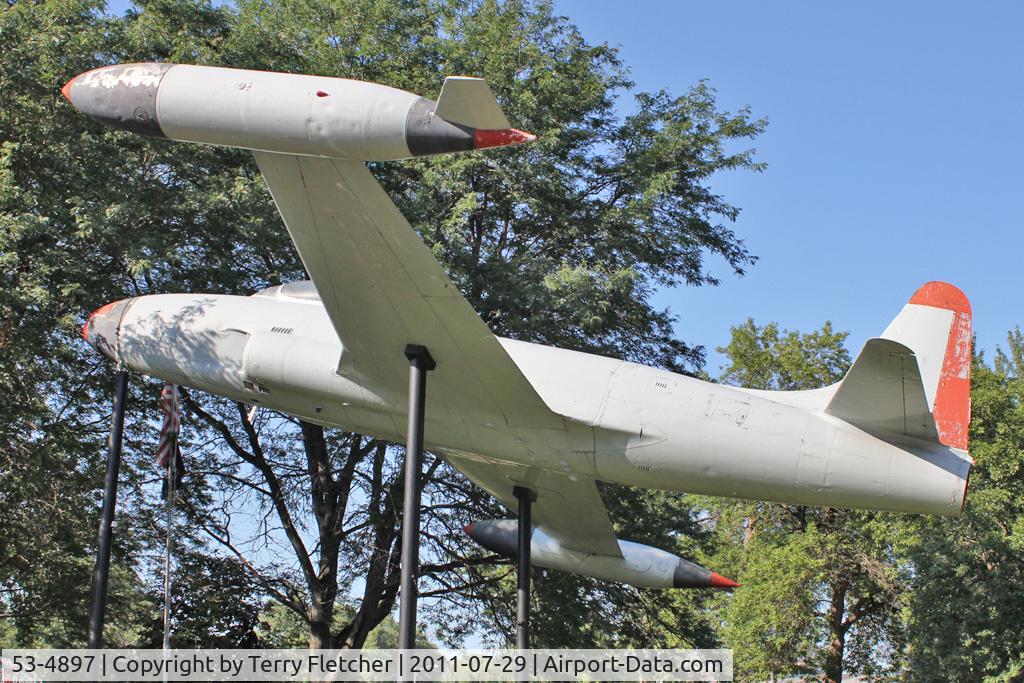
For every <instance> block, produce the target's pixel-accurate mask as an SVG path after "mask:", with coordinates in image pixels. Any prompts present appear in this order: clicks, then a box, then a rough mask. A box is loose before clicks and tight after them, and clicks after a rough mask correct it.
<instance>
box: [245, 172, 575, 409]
mask: <svg viewBox="0 0 1024 683" xmlns="http://www.w3.org/2000/svg"><path fill="white" fill-rule="evenodd" d="M253 154H254V156H255V157H256V162H257V163H258V164H259V167H260V171H261V172H262V173H263V177H264V179H265V180H266V182H267V185H268V186H269V188H270V193H271V195H273V197H274V201H275V202H276V204H277V208H278V211H280V213H281V217H282V218H283V219H284V223H285V225H286V226H287V228H288V232H289V234H290V235H291V238H292V241H293V242H294V243H295V247H296V248H297V249H298V252H299V256H300V258H301V259H302V263H303V265H304V266H305V267H306V271H307V272H308V273H309V276H310V277H311V278H312V280H313V283H314V284H315V285H316V288H317V291H318V292H319V294H320V298H321V299H322V301H323V304H324V307H325V309H326V310H327V314H328V316H330V319H331V322H332V323H333V325H334V329H335V331H336V332H337V333H338V337H339V338H340V339H341V343H342V347H343V351H342V357H341V359H340V361H339V366H338V371H339V372H340V373H341V374H342V375H345V376H347V377H351V378H353V379H354V380H356V381H359V382H360V383H362V384H363V385H364V386H366V387H368V388H371V389H374V390H378V391H380V393H381V394H383V395H390V396H392V397H396V398H397V397H399V396H401V397H404V396H405V395H406V393H407V391H408V381H409V380H408V378H409V369H408V368H409V362H408V360H407V359H406V357H405V355H404V351H405V347H406V345H407V344H422V345H423V346H426V347H427V349H429V351H430V354H431V356H433V358H434V360H435V361H436V362H437V369H436V371H434V372H432V373H431V375H430V380H429V388H428V401H427V403H428V407H427V410H428V414H429V412H431V411H433V410H440V409H443V410H447V411H448V412H450V413H452V414H463V415H468V414H471V413H487V414H489V415H502V416H504V418H505V421H506V423H507V424H508V425H509V426H514V427H529V428H547V429H563V428H564V422H563V421H562V418H561V417H560V416H559V415H557V414H555V413H554V412H552V411H551V410H550V409H549V408H548V406H547V405H546V404H545V403H544V401H543V400H542V399H541V398H540V396H539V395H538V394H537V392H536V391H535V390H534V388H533V386H532V385H531V384H530V383H529V381H528V380H527V379H526V378H525V377H524V376H523V374H522V372H521V371H520V370H519V367H518V366H517V365H516V364H515V362H514V361H513V360H512V359H511V358H510V357H509V355H508V353H507V352H506V351H505V349H504V348H502V346H501V344H500V343H499V342H498V340H497V338H496V337H495V336H494V334H493V333H491V331H490V329H488V327H487V325H485V324H484V322H483V321H482V320H481V319H480V317H479V316H478V315H477V314H476V312H475V311H474V310H473V308H472V306H470V304H469V302H468V301H466V299H465V298H463V296H462V295H461V293H460V292H459V290H458V288H456V287H455V285H454V284H453V283H452V282H451V280H449V279H448V276H447V275H445V273H444V271H443V270H442V268H441V265H440V264H439V263H438V262H437V260H436V259H435V258H434V256H433V254H431V252H430V250H429V249H428V248H427V247H426V245H425V244H424V243H423V242H422V241H421V240H420V238H419V236H418V235H417V234H416V232H415V231H414V230H413V229H412V227H411V226H410V225H409V223H408V222H407V221H406V220H405V218H404V217H403V216H402V214H401V212H399V210H398V208H397V207H396V206H395V205H394V203H392V201H391V199H390V198H389V197H388V195H387V193H386V192H384V189H383V188H382V187H381V186H380V184H379V183H378V182H377V181H376V179H375V178H374V177H373V175H371V173H370V172H369V171H368V170H367V168H366V167H365V166H364V165H363V163H362V162H359V161H345V160H339V159H326V158H320V157H308V156H293V155H286V154H276V153H271V152H254V153H253ZM431 395H433V396H436V397H438V398H436V399H431V398H429V397H430V396H431ZM439 401H443V402H444V405H438V402H439Z"/></svg>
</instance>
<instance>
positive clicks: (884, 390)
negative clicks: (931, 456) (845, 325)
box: [825, 282, 971, 451]
mask: <svg viewBox="0 0 1024 683" xmlns="http://www.w3.org/2000/svg"><path fill="white" fill-rule="evenodd" d="M970 373H971V304H970V302H969V301H968V300H967V297H966V296H964V293H963V292H961V291H960V290H959V289H957V288H956V287H954V286H953V285H950V284H947V283H945V282H929V283H928V284H926V285H924V286H923V287H921V288H920V289H918V290H917V292H915V293H914V296H912V297H911V298H910V301H909V302H907V305H906V306H904V307H903V310H902V311H900V314H899V315H897V316H896V319H895V320H893V321H892V322H891V323H890V324H889V326H888V327H887V328H886V329H885V331H884V332H883V333H882V335H881V336H880V337H877V338H875V339H869V340H868V342H867V343H866V344H865V345H864V349H863V350H862V351H861V353H860V355H858V356H857V360H856V361H854V364H853V366H852V367H851V368H850V370H849V372H847V374H846V377H844V378H843V381H842V382H840V383H839V385H838V387H837V388H836V391H835V394H834V395H833V396H832V398H831V400H830V401H829V403H828V406H827V407H826V408H825V412H827V413H829V414H832V415H835V416H836V417H838V418H840V419H842V420H845V421H847V422H850V423H851V424H854V425H857V426H858V427H861V428H863V429H865V430H867V431H870V432H873V433H877V432H882V433H885V432H888V433H893V432H895V433H897V434H907V435H909V436H914V437H918V438H923V439H928V440H933V441H938V442H939V443H941V444H943V445H945V446H949V447H951V448H956V449H959V450H962V451H966V450H967V446H968V438H967V437H968V430H969V427H970V422H971V392H970V384H971V381H970Z"/></svg>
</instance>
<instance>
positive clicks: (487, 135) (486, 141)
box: [473, 128, 537, 149]
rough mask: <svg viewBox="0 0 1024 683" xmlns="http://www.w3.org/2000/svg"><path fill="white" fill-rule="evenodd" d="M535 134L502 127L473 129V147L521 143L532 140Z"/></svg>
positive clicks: (481, 147)
mask: <svg viewBox="0 0 1024 683" xmlns="http://www.w3.org/2000/svg"><path fill="white" fill-rule="evenodd" d="M536 139H537V136H536V135H534V134H533V133H527V132H525V131H522V130H516V129H515V128H503V129H501V130H475V131H473V149H486V148H487V147H505V146H506V145H523V144H526V143H527V142H533V141H534V140H536Z"/></svg>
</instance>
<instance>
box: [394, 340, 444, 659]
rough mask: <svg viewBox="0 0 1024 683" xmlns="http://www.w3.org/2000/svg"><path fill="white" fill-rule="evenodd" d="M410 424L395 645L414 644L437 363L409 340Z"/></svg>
mask: <svg viewBox="0 0 1024 683" xmlns="http://www.w3.org/2000/svg"><path fill="white" fill-rule="evenodd" d="M405 357H406V358H408V359H409V424H408V427H407V431H406V446H405V498H404V500H405V503H404V506H403V507H402V580H401V592H400V594H399V596H400V597H399V608H398V647H399V648H401V649H412V648H414V647H416V592H417V588H416V581H417V579H418V578H419V573H420V557H419V555H420V473H421V470H422V461H423V413H424V405H425V403H426V398H427V373H428V372H430V371H431V370H433V369H434V368H435V367H437V366H436V364H435V363H434V359H433V358H432V357H431V356H430V352H429V351H427V347H425V346H420V345H418V344H409V345H408V346H406V347H405Z"/></svg>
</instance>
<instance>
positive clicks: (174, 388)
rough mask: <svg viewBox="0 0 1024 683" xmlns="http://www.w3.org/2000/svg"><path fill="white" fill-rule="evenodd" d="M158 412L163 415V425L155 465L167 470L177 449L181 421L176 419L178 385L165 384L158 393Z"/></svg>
mask: <svg viewBox="0 0 1024 683" xmlns="http://www.w3.org/2000/svg"><path fill="white" fill-rule="evenodd" d="M160 411H161V412H162V413H163V414H164V423H163V426H161V427H160V445H159V446H158V447H157V449H156V464H157V465H159V466H160V467H162V468H163V469H167V466H168V465H170V464H171V457H173V456H174V455H175V451H176V450H177V447H178V433H179V432H181V419H180V418H179V417H178V385H177V384H165V385H164V390H163V391H162V392H160Z"/></svg>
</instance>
